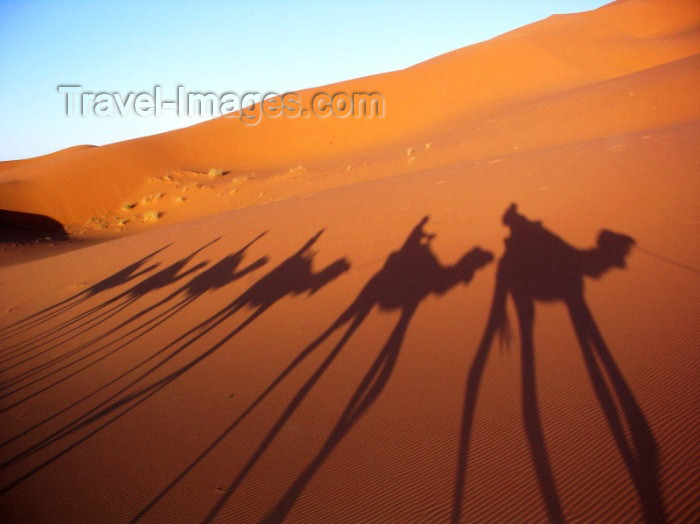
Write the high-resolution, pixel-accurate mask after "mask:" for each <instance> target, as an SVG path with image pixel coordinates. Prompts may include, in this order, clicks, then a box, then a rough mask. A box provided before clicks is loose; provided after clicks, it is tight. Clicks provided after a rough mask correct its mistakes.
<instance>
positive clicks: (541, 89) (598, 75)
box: [0, 0, 700, 224]
mask: <svg viewBox="0 0 700 524" xmlns="http://www.w3.org/2000/svg"><path fill="white" fill-rule="evenodd" d="M627 4H629V2H623V3H622V4H618V3H613V4H611V5H609V6H605V7H603V8H600V9H598V10H596V11H593V12H591V13H582V14H578V15H566V16H554V17H551V18H549V19H547V20H544V21H542V22H538V23H535V24H532V25H530V26H526V27H524V28H521V29H518V30H516V31H512V32H510V33H507V34H505V35H503V36H501V37H498V38H495V39H493V40H490V41H488V42H484V43H482V44H478V45H475V46H470V47H467V48H464V49H460V50H457V51H454V52H452V53H448V54H446V55H443V56H440V57H438V58H435V59H433V60H429V61H427V62H424V63H421V64H418V65H416V66H414V67H411V68H408V69H406V70H403V71H397V72H393V73H387V74H382V75H376V76H372V77H366V78H361V79H357V80H352V81H348V82H343V83H340V84H334V85H331V86H325V87H324V88H319V89H310V90H306V91H303V92H301V93H300V96H301V98H302V101H303V104H302V105H303V106H304V107H308V106H309V105H310V104H309V100H310V98H311V97H312V96H313V95H314V94H315V93H317V92H318V91H320V90H323V91H328V92H330V93H333V92H336V91H338V92H341V91H342V92H347V93H353V92H378V93H381V94H382V96H383V97H384V100H385V102H386V106H385V111H386V114H385V117H384V118H320V117H311V118H301V117H299V118H276V119H270V118H267V119H266V118H263V119H262V120H261V122H260V123H259V124H258V125H256V126H247V125H244V124H242V123H241V122H240V121H239V120H238V119H237V118H223V117H222V118H219V119H215V120H213V121H209V122H205V123H203V124H199V125H196V126H193V127H190V128H186V129H182V130H178V131H173V132H169V133H164V134H160V135H155V136H151V137H146V138H141V139H136V140H130V141H126V142H120V143H117V144H110V145H107V146H102V147H98V148H93V149H90V150H86V151H82V152H80V154H78V155H68V156H62V157H59V158H56V159H55V161H53V162H51V163H50V164H49V163H47V164H46V165H43V164H40V165H33V163H30V164H27V165H26V166H22V165H19V166H18V167H17V168H15V169H11V170H7V171H6V172H5V174H4V177H3V178H4V179H5V180H12V182H10V183H7V184H4V187H3V190H2V192H0V208H6V209H13V210H23V211H30V212H35V213H41V214H46V215H49V216H51V217H53V218H56V219H57V220H59V221H61V222H63V223H66V224H72V223H82V222H85V221H86V220H87V219H88V218H90V217H94V216H101V215H103V214H106V213H110V212H111V211H113V210H115V209H117V208H118V206H119V205H120V204H121V203H122V202H123V201H125V200H128V199H131V198H133V196H134V193H135V192H137V190H138V188H139V187H141V186H142V185H143V184H144V183H146V181H147V180H149V179H150V178H152V177H160V176H163V175H165V174H167V173H168V172H171V171H174V170H198V171H204V172H206V171H207V170H209V169H210V168H220V169H226V170H229V171H231V172H232V173H236V174H241V175H246V174H249V173H251V172H256V173H259V172H263V173H268V172H284V171H286V170H288V169H291V168H294V167H295V166H298V165H302V166H303V167H305V168H307V169H309V168H312V167H314V166H315V165H317V164H318V163H319V162H323V163H328V162H338V160H341V161H344V160H345V159H347V158H353V157H362V156H364V155H367V154H369V153H371V152H375V151H377V150H386V148H387V147H390V146H391V144H396V143H397V142H399V143H400V142H402V141H404V140H406V139H407V138H410V137H421V136H426V135H428V136H429V134H430V132H431V130H434V129H435V128H438V127H440V126H444V125H446V124H449V123H453V124H455V125H463V124H465V123H468V122H470V121H472V120H478V119H479V118H481V116H482V115H483V114H484V112H487V111H494V110H497V109H498V108H505V107H508V106H511V105H513V104H517V103H523V102H526V101H532V100H536V99H538V98H540V97H544V96H548V95H552V94H554V93H557V92H561V91H565V90H571V89H574V88H579V87H583V86H586V85H591V84H595V83H598V82H601V81H603V80H606V79H611V78H616V77H620V76H624V75H628V74H630V73H633V72H636V71H641V70H644V69H649V68H652V67H656V66H659V65H661V64H665V63H669V62H672V61H675V60H679V59H683V58H686V57H688V56H691V55H693V54H696V53H697V52H698V49H699V48H700V45H699V44H700V40H699V38H698V33H697V27H698V24H700V13H698V9H697V3H696V2H695V1H694V0H690V1H681V0H674V1H673V2H661V1H656V2H632V3H631V4H629V5H627ZM666 4H669V6H665V5H666ZM628 11H632V13H631V14H630V13H627V12H628ZM662 15H663V16H662ZM666 15H668V16H666ZM631 19H634V20H635V23H634V24H631V25H630V24H627V25H626V24H625V23H623V22H620V20H631ZM642 21H644V24H645V25H644V27H645V28H646V31H645V32H642V33H643V34H640V31H641V29H640V28H639V25H640V24H641V23H642ZM635 24H636V25H635ZM628 26H629V27H628ZM659 35H661V36H659ZM696 70H697V68H695V71H696ZM436 79H439V81H436ZM440 101H444V102H440ZM662 112H663V111H658V113H662ZM686 117H687V118H694V117H697V115H686ZM457 123H458V124H457ZM335 167H336V169H337V168H338V167H341V166H338V165H337V164H336V166H335ZM345 167H346V165H345V164H343V165H342V169H344V168H345ZM345 175H346V176H345V180H346V181H347V183H353V176H352V174H351V173H350V174H347V173H346V174H345ZM30 179H31V180H30ZM233 205H234V206H235V205H236V204H235V203H234V204H233ZM206 213H207V210H206V209H205V210H202V211H201V213H200V214H206Z"/></svg>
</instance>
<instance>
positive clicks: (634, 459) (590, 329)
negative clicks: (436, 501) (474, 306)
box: [452, 204, 665, 522]
mask: <svg viewBox="0 0 700 524" xmlns="http://www.w3.org/2000/svg"><path fill="white" fill-rule="evenodd" d="M503 222H504V224H505V225H507V226H508V227H509V228H510V230H511V236H510V237H509V238H507V239H506V242H505V243H506V251H505V254H504V255H503V257H502V258H501V260H500V261H499V264H498V272H497V277H496V289H495V292H494V298H493V303H492V306H491V311H490V315H489V319H488V322H487V325H486V329H485V332H484V336H483V338H482V340H481V343H480V344H479V347H478V349H477V352H476V355H475V357H474V360H473V361H472V364H471V368H470V370H469V373H468V376H467V381H466V388H465V396H464V407H463V414H462V429H461V435H460V447H459V452H458V463H457V473H456V478H455V489H454V497H453V510H452V521H453V522H460V520H461V518H462V509H463V504H462V502H463V499H464V488H465V486H466V483H467V473H468V454H469V443H470V438H471V433H472V428H473V421H474V413H475V411H476V402H477V397H478V393H479V387H480V384H481V380H482V376H483V372H484V368H485V366H486V361H487V358H488V353H489V350H490V347H491V344H492V342H493V339H494V337H495V335H496V333H497V332H500V333H501V335H503V336H504V337H506V338H507V336H508V329H507V328H508V321H507V317H506V298H507V295H508V293H510V294H511V296H512V297H513V300H514V302H515V306H516V310H517V313H518V321H519V325H520V340H521V373H522V382H521V384H522V386H521V387H522V401H523V405H522V415H523V423H524V425H525V433H526V436H527V441H528V446H529V448H530V455H531V457H532V462H533V466H534V470H535V474H536V477H537V480H538V483H539V487H540V492H541V494H542V497H543V500H544V503H545V507H546V511H547V516H548V518H549V520H550V521H551V522H565V516H564V511H563V509H562V505H561V501H560V499H559V495H558V491H557V487H556V483H555V479H554V475H553V472H552V468H551V464H550V460H549V457H548V454H547V448H546V445H545V440H544V436H543V432H542V423H541V418H540V412H539V407H538V404H537V395H536V389H537V387H536V380H535V355H534V346H533V323H534V303H535V301H536V300H542V301H554V300H563V301H564V302H565V303H566V305H567V307H568V310H569V315H570V317H571V322H572V324H573V327H574V330H575V332H576V336H577V338H578V341H579V344H580V346H581V351H582V353H583V358H584V361H585V364H586V367H587V370H588V375H589V378H590V380H591V384H592V386H593V389H594V391H595V394H596V397H597V399H598V402H599V404H600V407H601V409H602V412H603V414H604V415H605V418H606V420H607V423H608V426H609V428H610V431H611V433H612V436H613V438H614V440H615V443H616V445H617V448H618V450H619V452H620V455H621V456H622V459H623V461H624V464H625V466H626V468H627V471H628V473H629V475H630V477H631V480H632V483H633V484H634V486H635V488H636V491H637V494H638V496H639V499H640V502H641V507H642V513H643V517H644V519H645V521H646V522H664V521H665V515H664V507H663V498H662V494H661V486H660V480H659V467H660V464H659V450H658V445H657V443H656V440H655V438H654V435H653V433H652V431H651V428H650V427H649V424H648V422H647V420H646V418H645V417H644V414H643V413H642V410H641V408H640V406H639V403H638V402H637V400H636V399H635V397H634V395H633V393H632V391H631V389H630V388H629V386H628V385H627V383H626V381H625V379H624V377H623V375H622V372H621V371H620V369H619V368H618V366H617V364H616V363H615V360H614V359H613V357H612V354H611V353H610V350H609V349H608V346H607V344H606V343H605V341H604V339H603V337H602V335H601V334H600V331H599V330H598V327H597V326H596V323H595V320H594V319H593V315H592V314H591V312H590V310H589V308H588V305H587V304H586V301H585V299H584V297H583V276H584V275H585V276H589V277H593V278H598V277H600V276H601V275H602V274H603V273H605V272H606V271H607V270H609V269H610V268H613V267H618V268H624V267H625V257H626V256H627V254H628V252H629V250H630V248H631V246H632V245H633V244H634V240H633V239H632V238H630V237H628V236H626V235H622V234H619V233H613V232H611V231H608V230H603V231H601V233H600V234H599V236H598V241H597V246H596V247H595V248H592V249H587V250H580V249H576V248H574V247H572V246H570V245H569V244H567V243H566V242H564V241H563V240H562V239H560V238H559V237H558V236H556V235H555V234H553V233H551V232H550V231H548V230H547V229H545V228H544V227H543V226H542V224H541V223H540V222H533V221H530V220H528V219H527V218H526V217H524V216H522V215H520V214H519V213H518V211H517V208H516V206H515V204H513V205H511V206H510V207H509V208H508V210H507V211H506V213H505V215H504V217H503ZM605 375H607V381H606V377H605ZM611 386H612V387H611ZM620 411H621V412H620ZM625 423H626V426H627V428H628V429H629V436H627V435H626V433H625V429H624V428H625Z"/></svg>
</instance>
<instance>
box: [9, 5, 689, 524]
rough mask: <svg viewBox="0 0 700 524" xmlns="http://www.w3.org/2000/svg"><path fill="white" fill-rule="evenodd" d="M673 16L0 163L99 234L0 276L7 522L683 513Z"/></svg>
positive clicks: (683, 207) (30, 199) (635, 12)
mask: <svg viewBox="0 0 700 524" xmlns="http://www.w3.org/2000/svg"><path fill="white" fill-rule="evenodd" d="M699 17H700V11H699V9H698V7H697V2H693V1H685V2H684V1H672V2H661V1H649V0H646V1H645V0H627V1H621V2H616V3H613V4H611V5H609V6H606V7H604V8H601V9H599V10H596V11H592V12H589V13H581V14H577V15H567V16H563V17H561V16H560V17H553V18H549V19H547V20H545V21H543V22H540V23H537V24H533V25H531V26H527V27H525V28H522V29H519V30H517V31H514V32H512V33H508V34H506V35H503V36H502V37H499V38H496V39H494V40H492V41H489V42H485V43H483V44H479V45H476V46H471V47H468V48H464V49H461V50H458V51H455V52H453V53H450V54H448V55H444V56H441V57H438V58H436V59H434V60H432V61H428V62H425V63H422V64H419V65H417V66H415V67H413V68H409V69H406V70H404V71H399V72H395V73H388V74H386V75H380V76H379V77H370V78H367V79H360V80H354V81H351V82H348V83H346V84H343V86H342V89H346V90H353V89H356V88H358V87H356V85H357V86H368V88H371V89H372V90H378V91H382V92H383V93H384V95H385V97H386V99H387V104H396V105H395V106H393V107H395V108H396V109H395V110H394V109H391V113H389V109H388V110H387V111H388V112H387V116H386V117H385V119H384V120H383V121H381V122H379V121H371V120H367V121H349V120H347V121H343V120H339V119H336V120H323V121H319V120H313V119H311V120H309V121H306V122H302V121H292V120H287V121H283V120H279V121H274V122H269V123H266V122H263V123H261V125H259V126H257V127H254V128H248V129H243V128H242V127H240V126H237V125H235V124H234V123H233V121H231V120H222V119H219V120H214V121H211V122H207V123H205V124H201V125H198V126H194V127H192V128H188V129H185V130H181V131H176V132H172V133H166V134H163V135H158V136H155V137H149V138H144V139H138V140H133V141H129V142H123V143H119V144H112V145H109V146H101V147H82V148H79V149H75V150H69V151H66V152H64V153H58V154H55V155H54V156H48V157H41V158H38V159H34V160H31V159H30V160H26V161H21V162H16V163H13V164H11V165H8V166H6V167H7V168H6V169H3V170H2V171H0V180H2V181H3V184H2V186H0V187H2V190H0V208H4V209H13V210H18V211H25V212H31V213H41V214H45V215H47V216H50V217H53V218H55V219H57V220H59V221H61V222H62V223H63V224H65V225H66V226H67V228H68V229H69V231H70V232H71V233H72V235H73V236H74V237H75V238H82V239H95V238H97V239H102V240H103V242H100V243H98V244H95V245H90V246H88V247H84V248H82V249H78V250H73V251H70V252H64V253H58V254H55V255H54V256H51V257H47V258H43V259H40V260H33V261H27V262H24V263H15V264H12V265H6V266H5V267H3V268H2V270H1V271H0V315H1V316H0V348H1V350H0V370H1V374H2V375H1V376H2V384H1V385H0V388H1V389H0V428H1V429H0V438H1V442H0V508H1V511H2V512H3V515H4V516H5V519H6V520H7V521H9V522H75V521H85V522H129V521H139V522H172V521H181V522H193V521H194V522H202V521H221V522H260V521H266V522H279V521H281V520H285V521H288V522H449V521H453V522H534V521H566V522H638V521H647V522H663V521H670V522H690V521H694V520H697V519H698V517H699V516H700V515H699V513H698V506H697V499H698V488H697V486H698V478H697V471H698V461H699V460H698V459H699V454H698V447H697V435H698V429H699V428H698V407H697V399H698V398H699V397H698V395H699V393H700V391H699V389H700V388H699V385H698V384H700V383H699V382H698V380H697V377H698V371H699V362H698V353H697V348H698V346H699V341H700V337H699V333H698V325H697V318H698V317H699V316H700V246H699V245H698V242H697V238H698V237H699V236H700V210H699V209H698V207H699V202H700V199H699V198H698V197H699V196H700V183H699V182H698V172H699V169H698V145H699V144H698V136H699V134H698V132H699V126H700V124H699V123H698V117H699V116H700V100H699V98H698V96H697V94H696V86H697V85H698V80H699V79H700V73H699V69H698V59H697V52H698V50H699V49H700V46H699V45H698V43H699V41H698V38H699V34H698V20H699ZM516 51H517V53H516ZM513 53H516V57H515V58H513ZM511 59H512V60H515V62H512V63H510V62H508V61H509V60H511ZM516 63H517V64H518V67H515V66H514V65H513V64H516ZM477 70H478V71H479V73H478V75H479V78H480V82H473V81H470V80H471V79H473V77H474V74H475V73H473V72H472V71H477ZM441 82H444V83H445V85H446V86H447V87H448V90H449V89H454V90H455V92H459V93H460V96H459V97H457V96H450V93H447V95H446V97H445V98H444V103H443V102H441V103H440V104H433V105H431V110H434V113H433V114H432V115H431V114H430V111H429V110H428V108H427V107H426V108H423V109H421V108H420V105H418V109H417V112H416V113H411V112H410V111H409V109H408V103H409V102H408V101H410V99H411V96H414V94H415V92H418V91H420V89H429V86H431V85H433V84H439V83H441ZM416 89H418V91H415V90H416ZM402 97H403V98H402ZM397 100H398V101H397ZM432 100H435V98H433V99H432ZM414 105H415V104H414ZM388 107H390V106H388ZM402 108H403V109H402ZM394 111H396V112H395V113H394ZM329 142H330V143H329ZM324 144H325V145H324ZM0 167H2V166H0ZM211 168H218V169H220V170H221V171H224V172H226V173H221V174H218V173H213V174H212V175H210V173H209V170H210V169H211ZM192 184H195V185H192ZM196 184H199V185H200V186H201V187H198V186H197V185H196ZM76 188H79V190H78V189H76ZM185 188H187V189H185ZM207 188H208V189H207ZM183 189H185V191H184V192H183ZM232 189H236V191H235V192H233V193H231V190H232ZM158 195H160V196H158ZM182 195H184V196H185V197H186V198H185V200H184V201H175V199H176V198H177V197H179V196H182ZM190 196H191V198H190ZM149 197H151V198H150V199H148V198H149ZM512 203H516V204H517V207H511V204H512ZM124 204H134V205H133V206H132V207H128V206H124ZM148 211H154V212H157V213H158V214H159V215H158V217H157V218H158V219H157V220H155V221H153V222H148V221H147V220H144V216H145V214H146V213H147V212H148ZM120 218H129V221H128V222H125V223H123V224H119V223H118V220H119V219H120ZM91 219H94V220H92V221H91ZM537 221H541V223H538V222H537ZM82 229H85V230H86V231H85V232H84V233H80V231H81V230H82ZM603 230H607V232H605V233H601V231H603ZM506 238H509V240H508V241H507V242H505V243H504V239H506ZM581 280H583V281H584V283H585V289H584V290H582V288H581V287H580V282H581ZM509 297H510V298H509ZM542 299H547V300H542ZM516 305H517V307H516ZM504 314H506V315H507V316H508V317H509V318H510V327H511V329H510V339H511V341H510V345H506V344H503V345H502V346H501V345H499V336H498V335H499V332H501V333H502V332H503V327H504V325H505V324H504V321H505V319H504Z"/></svg>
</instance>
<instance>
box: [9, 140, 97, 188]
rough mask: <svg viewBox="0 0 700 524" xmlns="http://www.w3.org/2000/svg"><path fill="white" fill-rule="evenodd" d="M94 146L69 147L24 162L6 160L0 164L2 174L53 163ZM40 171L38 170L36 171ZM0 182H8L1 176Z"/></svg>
mask: <svg viewBox="0 0 700 524" xmlns="http://www.w3.org/2000/svg"><path fill="white" fill-rule="evenodd" d="M92 147H95V146H92V145H82V146H73V147H68V148H66V149H61V150H60V151H56V152H54V153H49V154H48V155H42V156H36V157H33V158H26V159H23V160H6V161H4V162H0V172H2V171H7V170H9V169H15V168H17V167H27V166H28V165H29V164H35V165H34V166H33V167H36V164H38V163H43V162H46V161H52V160H55V159H56V158H61V157H63V156H65V155H68V154H71V153H75V152H77V151H83V150H85V149H90V148H92ZM35 171H38V170H35ZM0 180H2V181H6V177H3V176H2V175H0Z"/></svg>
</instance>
